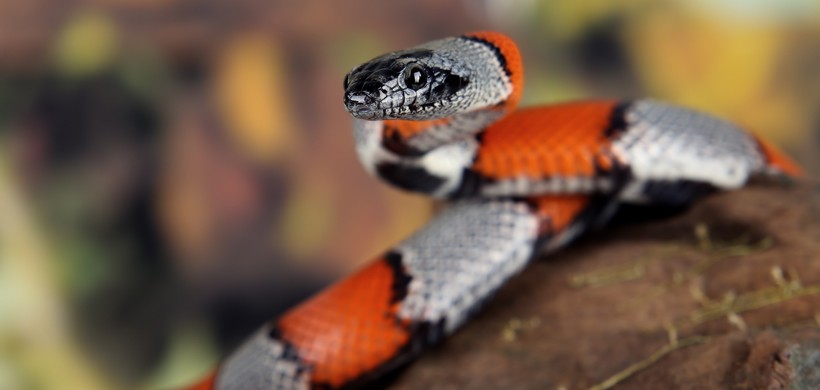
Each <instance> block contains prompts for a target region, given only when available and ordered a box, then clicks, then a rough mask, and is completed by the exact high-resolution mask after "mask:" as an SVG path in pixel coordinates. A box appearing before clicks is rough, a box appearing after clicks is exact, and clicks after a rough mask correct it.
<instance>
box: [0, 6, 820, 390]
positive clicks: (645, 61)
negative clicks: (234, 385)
mask: <svg viewBox="0 0 820 390" xmlns="http://www.w3.org/2000/svg"><path fill="white" fill-rule="evenodd" d="M480 29H494V30H501V31H503V32H505V33H507V34H509V35H511V36H512V37H514V38H515V39H516V40H517V41H518V42H519V43H520V44H521V46H522V52H523V54H524V56H525V66H526V80H527V81H526V85H527V87H526V89H525V99H524V104H536V103H546V102H557V101H565V100H572V99H580V98H589V97H625V98H629V97H639V96H651V97H655V98H659V99H663V100H667V101H671V102H674V103H678V104H682V105H686V106H691V107H694V108H698V109H701V110H704V111H708V112H711V113H714V114H717V115H720V116H723V117H726V118H730V119H733V120H735V121H738V122H739V123H742V124H744V125H746V126H747V127H749V128H751V129H753V130H754V131H755V132H757V133H759V134H762V135H763V136H764V137H766V138H768V139H770V140H771V141H773V142H774V143H776V144H779V145H780V146H781V147H783V148H784V149H785V150H787V151H788V152H789V153H790V154H792V155H793V156H795V157H796V159H797V160H798V161H800V162H801V163H802V164H803V165H804V166H805V167H806V168H807V170H808V171H809V172H811V173H812V174H813V175H815V176H816V175H817V174H818V173H820V157H818V152H819V151H820V109H818V108H819V107H820V2H818V1H816V0H768V1H767V0H721V1H716V0H678V1H649V0H630V1H621V2H612V1H607V0H588V1H587V0H584V1H578V0H550V1H548V0H545V1H535V0H517V1H516V0H484V1H477V0H474V1H469V0H450V1H442V0H435V1H434V0H401V1H391V2H376V1H373V2H369V1H363V0H347V1H344V2H339V1H319V0H300V1H296V0H281V1H260V0H85V1H83V0H70V1H60V0H53V1H49V0H3V1H0V389H4V390H6V389H89V390H91V389H117V388H137V389H151V388H173V387H176V386H180V385H183V384H186V383H189V382H191V381H193V380H195V379H196V378H197V377H199V376H201V375H203V374H204V373H205V372H206V371H207V370H209V369H210V368H211V367H212V366H213V365H214V364H216V362H217V361H218V360H219V358H220V357H221V356H224V354H225V353H227V351H229V350H230V349H231V348H233V347H235V346H236V344H237V343H238V342H240V341H241V340H242V339H243V338H244V337H245V336H247V335H248V334H249V333H250V332H251V331H253V329H255V328H256V327H258V326H259V325H260V324H261V323H262V322H263V321H265V320H266V319H268V318H271V317H273V316H275V315H277V313H280V312H281V311H282V310H284V309H285V308H287V307H288V306H290V305H292V304H293V303H294V302H297V301H298V300H300V299H303V298H304V297H306V296H307V295H309V294H311V293H312V292H315V291H316V290H317V289H319V288H321V287H322V286H324V285H326V284H327V283H329V282H330V281H332V280H334V279H337V278H339V277H340V276H341V275H343V274H345V273H347V272H350V270H351V269H353V268H355V267H356V266H358V265H361V264H362V263H363V262H366V261H367V260H368V259H370V258H372V257H374V256H375V255H376V254H378V253H379V252H381V251H382V250H384V249H385V248H387V247H388V246H389V245H391V244H393V243H396V242H397V241H398V240H400V239H401V238H402V237H404V236H406V235H407V234H409V232H411V231H412V230H414V229H416V228H417V227H419V226H420V225H422V224H423V223H424V222H425V221H426V220H427V218H428V217H429V216H430V214H431V212H432V206H431V202H430V201H428V200H426V199H423V198H421V197H417V196H412V195H406V194H402V193H399V192H397V191H394V190H392V189H389V188H387V187H386V186H385V185H383V184H380V183H378V182H377V181H376V180H373V179H371V178H369V177H367V176H366V174H365V173H364V172H363V170H362V169H361V168H360V166H359V164H358V161H357V160H356V157H355V155H354V151H353V142H352V137H351V135H350V119H349V117H348V115H347V114H346V113H345V112H344V110H343V107H342V101H341V100H342V99H341V91H342V79H343V76H344V74H345V73H346V72H347V71H348V70H349V69H350V68H352V67H353V66H355V65H357V64H358V63H360V62H363V61H365V60H367V59H369V58H372V57H373V56H376V55H378V54H380V53H382V52H385V51H389V50H395V49H400V48H405V47H408V46H412V45H415V44H418V43H421V42H424V41H427V40H431V39H435V38H440V37H444V36H449V35H456V34H461V33H464V32H467V31H472V30H480Z"/></svg>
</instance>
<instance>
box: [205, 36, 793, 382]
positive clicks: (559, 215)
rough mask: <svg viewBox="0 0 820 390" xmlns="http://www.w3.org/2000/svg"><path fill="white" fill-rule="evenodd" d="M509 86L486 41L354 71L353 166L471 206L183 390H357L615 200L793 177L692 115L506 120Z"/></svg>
mask: <svg viewBox="0 0 820 390" xmlns="http://www.w3.org/2000/svg"><path fill="white" fill-rule="evenodd" d="M410 70H412V71H413V72H415V73H413V74H410V76H413V78H412V79H409V78H408V72H410ZM419 72H421V73H419ZM408 80H410V81H408ZM408 84H410V85H408ZM522 86H523V69H522V66H521V58H520V56H519V54H518V49H517V48H516V46H515V44H514V43H513V41H512V40H510V39H509V38H507V37H505V36H503V35H501V34H498V33H493V32H481V33H473V34H467V35H464V36H461V37H455V38H447V39H442V40H438V41H434V42H430V43H427V44H424V45H421V46H418V47H416V48H412V49H408V50H403V51H397V52H393V53H388V54H386V55H384V56H381V57H378V58H375V59H373V60H371V61H369V62H367V63H365V64H363V65H361V66H359V67H357V68H355V69H354V70H353V71H351V72H350V74H348V76H347V77H346V78H345V106H346V108H347V109H348V111H349V112H350V113H351V114H352V115H353V116H354V117H356V118H358V119H357V120H356V121H355V122H354V138H355V140H356V148H357V151H358V153H359V156H360V157H361V160H362V162H363V164H364V166H365V168H366V169H367V170H368V171H369V172H370V173H371V174H373V175H376V176H379V177H381V178H382V179H384V180H386V181H387V182H389V183H391V184H393V185H395V186H397V187H400V188H403V189H405V190H410V191H417V192H423V193H425V194H428V195H432V196H436V197H449V198H462V197H472V198H473V199H465V200H459V201H455V202H453V203H452V204H451V205H450V206H449V207H447V208H446V209H445V210H444V211H442V212H441V213H440V214H439V215H438V216H436V217H435V218H434V219H433V220H432V221H431V222H430V223H429V224H427V225H426V226H425V227H424V228H422V229H421V230H419V231H418V232H416V233H415V234H414V235H413V236H411V237H410V238H408V239H407V240H405V241H404V242H402V243H399V244H398V245H396V246H395V247H394V248H393V249H391V250H390V251H388V252H387V253H385V254H384V255H383V256H381V257H379V258H377V259H375V260H374V261H373V262H371V263H370V264H369V265H367V266H365V267H364V268H362V269H360V270H359V271H358V272H356V273H354V274H353V275H351V276H349V277H347V278H346V279H344V280H342V281H340V282H338V283H337V284H335V285H333V286H331V287H329V288H327V289H326V290H324V291H322V292H320V293H319V294H317V295H316V296H314V297H313V298H311V299H309V300H307V301H305V302H304V303H302V304H301V305H299V306H297V307H295V308H293V309H292V310H290V311H289V312H287V313H286V314H284V315H283V316H281V317H280V318H278V319H276V320H274V321H272V322H271V323H269V324H268V325H266V326H265V327H264V328H263V329H262V330H260V331H259V332H257V333H256V334H255V335H254V336H253V337H252V338H251V339H250V340H248V341H247V342H246V344H245V345H244V346H242V347H241V348H240V349H238V350H237V351H235V352H234V353H233V354H232V355H231V356H230V357H229V358H228V359H227V360H225V362H224V363H223V364H222V366H221V367H220V368H219V369H218V370H217V371H216V372H215V373H214V374H213V375H211V376H209V377H208V378H206V379H204V380H203V381H202V382H201V383H200V384H198V385H197V386H195V387H194V388H196V389H212V388H218V389H309V388H314V389H327V388H342V387H345V388H350V387H356V386H359V385H367V384H370V383H372V380H374V379H375V378H378V376H379V375H381V374H384V373H385V372H387V371H390V370H392V369H395V368H396V367H398V366H400V365H401V364H404V363H406V362H408V361H410V360H411V359H412V358H414V357H415V356H416V355H418V354H419V353H420V352H421V351H422V350H423V349H424V347H426V346H429V345H431V344H434V343H436V342H437V341H439V340H441V339H442V338H443V337H444V336H446V335H448V334H450V333H452V332H454V331H455V330H456V329H457V328H458V327H459V326H461V325H462V324H464V323H465V322H466V321H467V320H468V319H469V317H470V316H471V315H472V314H473V313H475V312H476V311H477V309H478V308H480V307H481V305H482V303H483V302H485V301H486V300H487V299H489V298H490V297H491V296H492V294H493V293H494V292H495V291H496V290H497V289H498V288H499V287H500V286H501V285H503V284H504V282H505V281H507V280H508V279H509V278H510V277H511V276H512V275H514V274H515V273H517V272H520V271H521V270H522V269H523V268H524V266H525V265H526V263H527V262H528V261H529V260H531V259H532V258H533V257H534V256H535V255H536V254H537V253H539V252H542V251H549V250H552V249H555V248H559V247H561V246H563V245H566V244H567V243H568V242H570V241H571V240H572V239H574V238H575V237H577V236H578V235H580V234H582V233H584V232H585V231H586V230H587V229H588V228H589V227H591V226H597V225H600V224H602V223H604V222H605V221H606V220H607V217H608V216H610V215H611V214H612V213H613V212H614V211H615V210H616V209H617V207H618V205H620V204H623V203H639V204H642V205H648V206H664V207H666V206H676V207H683V206H686V205H688V204H691V202H694V201H696V200H697V199H699V198H700V197H702V196H704V195H706V194H708V193H710V192H712V191H714V190H716V189H731V188H736V187H738V186H740V185H743V184H744V183H745V182H746V181H747V180H748V178H749V177H750V176H752V175H755V174H786V175H791V176H797V175H799V174H800V169H799V167H797V165H795V164H794V163H792V162H791V161H790V160H789V159H788V158H787V157H785V156H784V155H783V154H781V153H780V152H778V151H777V150H776V149H775V148H774V147H772V146H771V145H769V144H767V143H765V142H763V141H762V140H760V139H759V138H756V137H754V136H752V135H750V134H749V133H746V132H744V131H743V130H741V129H739V128H738V127H736V126H734V125H732V124H730V123H728V122H725V121H722V120H719V119H716V118H713V117H710V116H707V115H704V114H701V113H697V112H694V111H690V110H686V109H682V108H678V107H673V106H669V105H666V104H662V103H658V102H654V101H649V100H640V101H635V102H617V101H590V102H576V103H568V104H562V105H555V106H546V107H538V108H530V109H524V110H520V111H515V112H513V110H514V108H515V106H516V105H517V103H518V100H519V99H520V97H521V90H522Z"/></svg>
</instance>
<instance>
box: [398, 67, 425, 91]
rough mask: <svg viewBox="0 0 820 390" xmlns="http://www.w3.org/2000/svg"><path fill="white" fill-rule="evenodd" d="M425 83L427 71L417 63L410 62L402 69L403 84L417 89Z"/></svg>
mask: <svg viewBox="0 0 820 390" xmlns="http://www.w3.org/2000/svg"><path fill="white" fill-rule="evenodd" d="M426 84H427V71H426V69H424V67H423V66H421V65H419V64H415V63H414V64H410V65H408V66H407V68H405V69H404V85H406V86H407V87H408V88H412V89H414V90H419V89H421V87H423V86H425V85H426Z"/></svg>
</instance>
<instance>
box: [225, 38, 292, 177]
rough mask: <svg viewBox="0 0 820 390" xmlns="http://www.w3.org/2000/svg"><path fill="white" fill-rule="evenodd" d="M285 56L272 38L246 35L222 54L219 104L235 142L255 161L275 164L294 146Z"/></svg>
mask: <svg viewBox="0 0 820 390" xmlns="http://www.w3.org/2000/svg"><path fill="white" fill-rule="evenodd" d="M283 68H284V66H283V64H282V56H281V54H280V52H278V51H277V49H276V47H275V46H274V45H273V44H272V43H271V42H270V40H269V39H267V38H265V37H263V36H260V35H252V34H249V35H243V36H239V37H237V38H235V39H233V40H232V41H231V42H230V43H229V44H228V45H227V47H226V50H225V51H224V52H223V53H222V56H221V58H220V61H219V67H218V69H217V75H216V92H217V101H218V102H219V106H220V108H221V111H222V114H223V115H224V117H225V119H226V122H227V125H228V128H229V129H230V134H231V136H232V138H233V140H234V142H235V144H236V145H237V146H238V147H239V148H240V149H241V150H242V151H243V152H244V153H245V154H246V155H247V156H249V157H251V158H253V159H255V160H257V161H271V159H276V158H280V157H283V156H285V155H286V153H288V152H289V151H290V150H291V149H292V148H293V147H294V145H293V143H294V141H295V134H296V132H295V129H294V125H293V120H292V119H291V118H292V116H291V112H290V110H291V107H292V105H291V104H290V99H289V96H290V94H289V93H288V86H287V85H286V83H285V70H284V69H283Z"/></svg>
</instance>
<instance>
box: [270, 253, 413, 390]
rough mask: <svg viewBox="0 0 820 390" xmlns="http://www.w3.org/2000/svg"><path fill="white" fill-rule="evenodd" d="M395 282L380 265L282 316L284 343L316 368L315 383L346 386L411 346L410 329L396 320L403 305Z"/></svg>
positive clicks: (387, 266) (281, 324)
mask: <svg viewBox="0 0 820 390" xmlns="http://www.w3.org/2000/svg"><path fill="white" fill-rule="evenodd" d="M392 283H393V270H392V269H391V268H390V265H388V264H387V263H386V262H385V261H383V260H380V261H376V262H374V263H372V264H370V265H369V266H367V267H365V268H363V269H362V270H360V271H359V272H357V273H356V274H354V275H353V276H351V277H349V278H347V279H345V280H343V281H341V282H339V283H337V284H335V285H333V286H331V287H330V288H328V289H326V290H325V291H323V292H321V293H320V294H319V295H316V296H315V297H313V298H312V299H310V300H309V301H307V302H305V303H303V304H301V305H299V306H297V307H296V308H294V309H293V310H291V311H289V312H288V313H286V314H285V315H284V316H282V318H281V319H280V320H279V322H278V323H277V325H278V328H279V330H280V333H281V335H282V338H283V339H284V340H285V341H287V342H289V343H291V344H292V345H293V346H294V347H295V348H296V350H297V351H298V352H299V356H300V358H301V359H302V360H303V361H305V362H306V363H308V364H309V365H311V366H312V367H313V373H312V374H313V376H312V378H313V379H312V380H313V382H314V383H327V384H330V385H332V386H341V385H342V384H344V383H346V382H348V381H350V380H353V379H355V378H357V377H359V376H361V375H362V374H364V373H366V372H368V371H371V370H373V369H375V368H377V367H378V366H380V365H381V364H384V363H385V362H387V361H388V360H389V359H390V358H391V357H393V356H395V355H396V353H397V352H398V351H399V349H400V348H401V347H403V346H404V345H405V344H406V343H407V341H408V339H409V334H408V332H407V326H406V324H402V323H400V322H398V321H397V320H396V313H397V311H398V303H391V302H390V300H391V298H392V294H393V292H392ZM317 319H319V320H317ZM308 326H309V327H310V331H309V332H307V331H305V327H308Z"/></svg>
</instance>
